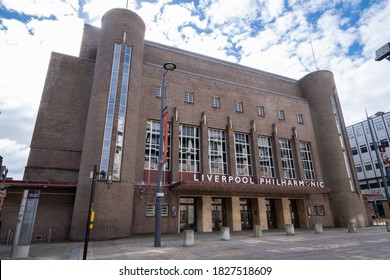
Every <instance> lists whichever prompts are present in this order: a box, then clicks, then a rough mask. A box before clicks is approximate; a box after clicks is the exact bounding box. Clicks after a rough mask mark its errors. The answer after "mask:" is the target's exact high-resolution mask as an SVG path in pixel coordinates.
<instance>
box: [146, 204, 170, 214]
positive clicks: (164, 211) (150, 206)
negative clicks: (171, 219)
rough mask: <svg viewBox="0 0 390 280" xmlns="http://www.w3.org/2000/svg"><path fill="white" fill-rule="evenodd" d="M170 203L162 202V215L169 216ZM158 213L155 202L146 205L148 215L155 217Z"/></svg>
mask: <svg viewBox="0 0 390 280" xmlns="http://www.w3.org/2000/svg"><path fill="white" fill-rule="evenodd" d="M168 208H169V207H168V203H162V204H161V216H162V217H167V216H168V211H169V210H168ZM155 214H156V204H154V203H148V204H147V205H146V217H154V215H155Z"/></svg>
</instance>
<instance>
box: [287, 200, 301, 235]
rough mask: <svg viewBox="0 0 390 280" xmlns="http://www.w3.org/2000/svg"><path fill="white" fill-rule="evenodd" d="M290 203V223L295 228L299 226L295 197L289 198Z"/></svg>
mask: <svg viewBox="0 0 390 280" xmlns="http://www.w3.org/2000/svg"><path fill="white" fill-rule="evenodd" d="M289 204H290V214H291V223H292V224H293V225H294V227H295V228H299V227H300V224H299V216H298V207H297V200H296V199H289Z"/></svg>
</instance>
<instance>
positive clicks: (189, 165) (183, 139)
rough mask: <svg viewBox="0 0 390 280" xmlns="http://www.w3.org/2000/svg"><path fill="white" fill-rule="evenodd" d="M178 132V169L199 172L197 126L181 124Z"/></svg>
mask: <svg viewBox="0 0 390 280" xmlns="http://www.w3.org/2000/svg"><path fill="white" fill-rule="evenodd" d="M179 133H180V135H179V137H180V139H179V171H180V172H200V139H199V128H198V127H194V126H185V125H181V126H180V127H179Z"/></svg>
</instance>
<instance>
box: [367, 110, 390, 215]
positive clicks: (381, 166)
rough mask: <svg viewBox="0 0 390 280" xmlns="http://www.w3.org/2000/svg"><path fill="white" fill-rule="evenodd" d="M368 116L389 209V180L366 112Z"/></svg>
mask: <svg viewBox="0 0 390 280" xmlns="http://www.w3.org/2000/svg"><path fill="white" fill-rule="evenodd" d="M383 114H384V113H383V112H378V113H376V114H375V116H376V117H378V116H381V115H383ZM366 116H367V122H368V128H369V129H370V133H371V138H372V142H373V144H374V150H375V154H376V159H377V161H378V165H379V171H380V172H381V177H382V182H383V188H384V189H385V195H386V199H387V204H388V205H389V208H390V194H389V188H388V186H387V178H386V176H385V172H384V171H383V162H382V158H381V156H380V154H379V149H378V145H377V139H374V131H373V128H372V124H371V122H372V120H371V118H370V117H369V116H368V114H367V110H366ZM375 138H376V137H375Z"/></svg>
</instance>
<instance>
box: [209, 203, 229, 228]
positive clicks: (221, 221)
mask: <svg viewBox="0 0 390 280" xmlns="http://www.w3.org/2000/svg"><path fill="white" fill-rule="evenodd" d="M211 215H212V219H211V220H212V225H213V230H219V229H221V227H224V226H225V225H226V218H225V200H224V199H222V198H213V200H212V206H211Z"/></svg>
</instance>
